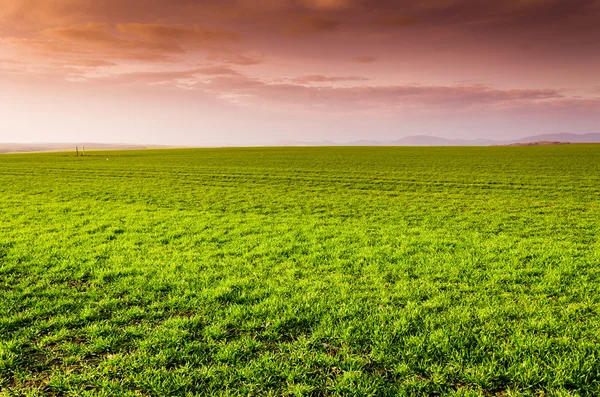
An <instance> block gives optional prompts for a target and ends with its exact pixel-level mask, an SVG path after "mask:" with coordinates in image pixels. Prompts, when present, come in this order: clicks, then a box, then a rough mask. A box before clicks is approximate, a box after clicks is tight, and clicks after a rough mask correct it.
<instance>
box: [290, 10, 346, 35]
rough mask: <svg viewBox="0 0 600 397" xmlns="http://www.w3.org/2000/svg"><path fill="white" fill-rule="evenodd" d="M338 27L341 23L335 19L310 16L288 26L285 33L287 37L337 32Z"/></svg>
mask: <svg viewBox="0 0 600 397" xmlns="http://www.w3.org/2000/svg"><path fill="white" fill-rule="evenodd" d="M340 25H341V22H340V21H338V20H336V19H332V18H326V17H321V16H316V15H311V16H304V17H300V18H299V19H297V21H296V22H295V23H293V24H291V25H289V26H288V27H287V28H286V29H285V32H286V34H287V35H289V36H296V35H302V34H312V33H321V32H330V31H333V30H337V29H338V28H339V27H340Z"/></svg>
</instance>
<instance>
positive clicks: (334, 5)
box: [303, 0, 351, 10]
mask: <svg viewBox="0 0 600 397" xmlns="http://www.w3.org/2000/svg"><path fill="white" fill-rule="evenodd" d="M303 3H304V4H305V5H306V6H307V7H310V8H315V9H321V10H338V9H344V8H348V7H350V6H351V3H350V1H349V0H304V1H303Z"/></svg>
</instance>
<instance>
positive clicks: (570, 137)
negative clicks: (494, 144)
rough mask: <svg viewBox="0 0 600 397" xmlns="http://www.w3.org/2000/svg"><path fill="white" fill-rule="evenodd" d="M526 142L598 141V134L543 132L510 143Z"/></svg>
mask: <svg viewBox="0 0 600 397" xmlns="http://www.w3.org/2000/svg"><path fill="white" fill-rule="evenodd" d="M527 142H569V143H600V134H599V133H596V134H570V133H563V134H544V135H535V136H528V137H525V138H521V139H516V140H514V141H511V142H510V143H527Z"/></svg>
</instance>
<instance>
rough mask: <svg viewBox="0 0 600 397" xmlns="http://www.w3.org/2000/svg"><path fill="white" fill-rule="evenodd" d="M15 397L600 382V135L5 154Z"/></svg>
mask: <svg viewBox="0 0 600 397" xmlns="http://www.w3.org/2000/svg"><path fill="white" fill-rule="evenodd" d="M0 186H1V187H0V390H1V391H0V395H1V396H3V397H4V396H25V395H27V396H41V395H56V396H92V395H93V396H115V395H123V396H141V395H144V396H192V395H211V396H212V395H256V396H258V395H261V396H263V395H266V396H269V395H271V396H275V395H286V396H301V395H310V396H335V395H352V396H385V395H406V396H438V395H443V396H445V395H449V396H579V395H582V396H597V395H600V321H599V320H600V319H599V318H598V314H599V311H600V146H594V145H565V146H549V147H487V148H254V149H198V150H155V151H130V152H128V151H122V152H106V153H102V152H94V153H93V156H88V157H74V156H73V154H67V153H44V154H23V155H21V154H19V155H4V156H1V157H0Z"/></svg>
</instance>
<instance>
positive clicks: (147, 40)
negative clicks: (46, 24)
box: [5, 22, 250, 62]
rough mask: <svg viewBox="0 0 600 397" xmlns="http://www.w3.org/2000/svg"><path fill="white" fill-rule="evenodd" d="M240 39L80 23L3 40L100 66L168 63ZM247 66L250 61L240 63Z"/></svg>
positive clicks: (164, 27) (177, 28) (195, 30)
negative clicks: (91, 59)
mask: <svg viewBox="0 0 600 397" xmlns="http://www.w3.org/2000/svg"><path fill="white" fill-rule="evenodd" d="M239 39H240V36H239V34H237V33H234V32H231V31H227V30H219V29H206V28H201V27H199V26H196V25H194V26H182V25H169V24H141V23H127V24H118V25H117V26H116V28H114V27H113V26H111V25H109V24H107V23H97V22H94V23H83V24H75V25H69V26H60V27H53V28H47V29H44V30H43V31H42V32H41V36H40V37H36V38H18V37H12V38H6V39H5V41H6V42H7V43H9V44H10V45H11V46H12V47H15V48H28V49H30V50H31V49H34V50H36V51H37V52H38V54H41V55H45V56H47V57H51V58H54V59H55V60H56V59H57V58H59V59H60V58H62V59H74V58H84V57H94V58H96V59H98V58H101V59H99V60H100V61H103V62H112V61H113V60H115V59H127V60H135V61H145V62H169V61H172V60H173V59H172V57H174V56H185V55H187V54H189V53H191V52H195V51H199V50H208V49H210V50H213V51H215V50H225V49H226V47H225V45H226V43H231V42H235V41H237V40H239ZM244 60H245V61H247V62H250V59H249V58H248V59H239V61H240V62H242V61H244Z"/></svg>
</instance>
